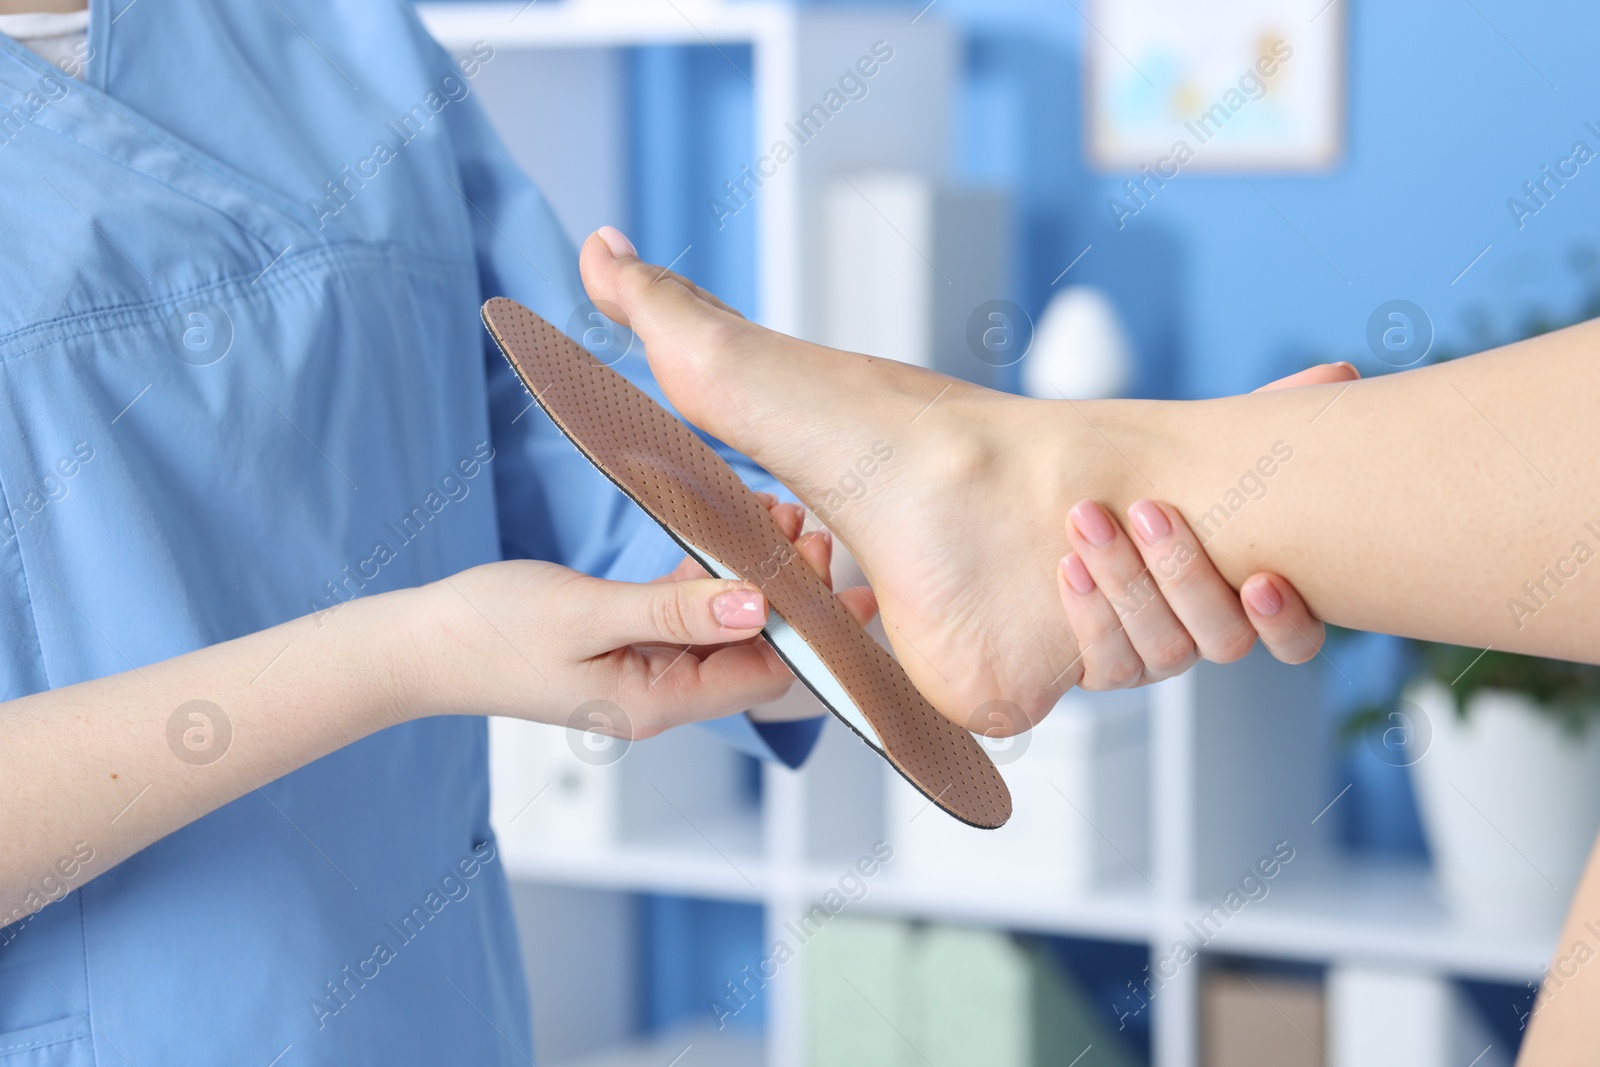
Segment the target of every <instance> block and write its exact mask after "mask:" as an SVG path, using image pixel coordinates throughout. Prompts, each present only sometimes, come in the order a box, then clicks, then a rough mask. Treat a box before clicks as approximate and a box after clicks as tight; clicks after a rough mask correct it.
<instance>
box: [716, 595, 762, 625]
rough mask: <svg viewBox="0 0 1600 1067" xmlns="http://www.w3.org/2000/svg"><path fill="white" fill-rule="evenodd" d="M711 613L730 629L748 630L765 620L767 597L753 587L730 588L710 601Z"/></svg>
mask: <svg viewBox="0 0 1600 1067" xmlns="http://www.w3.org/2000/svg"><path fill="white" fill-rule="evenodd" d="M711 614H713V615H715V616H716V617H717V621H718V622H719V623H721V624H722V625H723V626H725V627H727V628H728V629H730V630H748V629H750V627H752V626H762V625H764V624H765V623H766V621H767V598H766V597H764V596H762V595H761V593H760V592H759V591H758V590H755V589H732V590H729V591H728V592H726V593H720V594H718V596H717V598H716V599H715V600H713V601H712V602H711Z"/></svg>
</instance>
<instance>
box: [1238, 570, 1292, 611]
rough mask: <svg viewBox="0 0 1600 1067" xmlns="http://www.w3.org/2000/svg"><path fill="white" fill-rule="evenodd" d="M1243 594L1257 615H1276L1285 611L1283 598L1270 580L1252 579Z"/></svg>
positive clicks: (1247, 583)
mask: <svg viewBox="0 0 1600 1067" xmlns="http://www.w3.org/2000/svg"><path fill="white" fill-rule="evenodd" d="M1241 592H1242V593H1243V594H1244V599H1245V602H1246V603H1247V604H1249V605H1250V607H1251V608H1252V609H1253V610H1254V611H1255V613H1256V614H1257V615H1276V614H1277V613H1278V612H1280V611H1282V610H1283V596H1282V595H1281V594H1279V592H1278V587H1277V586H1276V585H1273V584H1272V580H1271V579H1269V578H1252V579H1250V580H1249V581H1248V582H1245V583H1244V589H1243V590H1241Z"/></svg>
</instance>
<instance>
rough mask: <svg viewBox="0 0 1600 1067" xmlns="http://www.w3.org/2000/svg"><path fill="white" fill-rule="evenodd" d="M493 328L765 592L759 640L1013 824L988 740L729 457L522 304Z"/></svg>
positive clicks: (517, 361)
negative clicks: (941, 696)
mask: <svg viewBox="0 0 1600 1067" xmlns="http://www.w3.org/2000/svg"><path fill="white" fill-rule="evenodd" d="M483 322H484V325H486V326H487V327H488V328H489V333H490V335H492V336H493V337H494V339H495V343H496V344H498V345H499V346H500V350H501V351H502V352H504V353H505V356H506V359H508V360H510V362H511V366H512V367H513V368H515V370H516V372H517V376H518V377H520V378H521V379H522V384H523V385H525V386H527V388H528V391H529V392H531V393H532V394H533V398H534V399H535V400H536V401H538V403H539V406H540V407H542V408H543V409H544V410H545V413H546V414H548V415H549V416H550V418H551V420H552V421H553V422H554V423H555V424H556V426H557V427H559V428H560V429H561V432H562V433H564V434H566V435H567V437H568V439H569V440H571V441H572V443H573V444H575V445H577V446H578V450H579V451H580V452H582V453H583V454H584V456H585V457H587V458H588V460H589V462H591V463H593V464H594V465H595V466H596V467H598V468H599V469H600V471H601V472H602V473H603V474H604V475H605V476H606V477H607V478H609V479H611V481H612V482H614V483H616V485H617V487H618V488H620V489H621V490H622V491H623V492H624V493H626V494H628V496H629V497H631V498H632V499H633V501H634V502H635V503H637V504H638V505H639V506H640V507H642V508H643V509H644V510H645V512H646V513H647V514H648V515H649V516H650V517H651V518H652V519H654V520H655V521H656V522H658V523H660V524H661V526H662V528H663V529H665V530H666V531H667V533H669V534H670V535H672V538H673V540H675V541H677V542H678V543H679V544H680V545H682V546H683V548H684V551H685V552H687V553H688V554H689V555H690V556H691V557H693V558H694V559H695V560H696V561H697V562H699V563H700V565H701V566H703V567H705V569H706V570H707V571H709V572H710V573H712V574H714V575H716V576H717V577H719V578H732V579H738V580H742V581H746V582H749V583H751V584H752V585H755V586H757V587H758V588H760V589H761V590H762V592H763V593H765V594H766V598H767V605H768V609H769V610H768V617H767V626H766V629H765V630H764V631H763V632H762V636H763V637H764V638H766V640H767V643H768V644H770V645H771V646H772V647H773V649H774V650H775V651H776V652H777V653H778V655H779V657H780V658H782V659H783V661H784V662H785V663H787V664H788V665H789V668H790V669H791V670H792V671H794V673H795V676H796V677H798V678H799V679H800V680H801V681H802V682H804V683H805V685H806V687H807V688H808V689H810V690H811V691H812V692H813V693H815V694H816V695H817V698H818V699H819V700H821V701H822V703H823V704H824V705H826V706H827V708H828V710H829V711H831V712H833V713H834V714H835V715H837V716H838V717H839V718H840V719H841V720H843V722H844V723H845V725H847V726H849V727H850V729H851V730H853V731H854V732H855V733H856V734H857V735H858V736H859V737H861V739H862V740H864V741H866V742H867V743H868V744H869V745H871V746H872V748H873V749H875V750H876V751H877V752H878V753H879V754H881V755H882V756H883V757H884V758H885V759H887V760H888V761H889V763H890V764H891V765H892V766H893V767H894V769H895V770H897V771H899V772H900V774H901V775H903V776H904V777H905V778H906V780H907V781H909V782H910V783H911V784H912V785H914V786H916V787H917V789H919V790H920V791H921V792H922V793H923V795H925V796H927V797H928V799H930V800H931V801H933V803H935V804H937V805H938V806H939V807H941V808H943V809H944V810H945V811H948V812H949V813H950V814H951V815H954V816H955V817H956V818H958V819H960V820H961V821H962V822H965V823H969V824H971V825H973V826H978V827H983V828H985V829H993V828H995V827H998V826H1001V825H1003V824H1004V823H1005V821H1006V820H1007V819H1009V818H1010V817H1011V793H1010V791H1009V790H1008V789H1007V788H1006V783H1005V780H1004V779H1002V778H1001V777H1000V772H999V771H998V770H996V769H995V765H994V763H993V762H992V761H991V760H990V759H989V755H988V753H987V752H985V751H984V749H983V746H981V745H979V744H978V742H977V740H976V739H974V738H973V736H972V735H971V734H970V733H968V732H967V731H966V730H963V729H962V728H961V727H960V726H958V725H957V724H956V723H954V722H952V721H950V720H949V719H947V718H945V717H944V716H943V715H941V714H939V713H938V712H937V711H935V710H934V708H933V706H932V705H930V704H929V703H928V702H927V701H926V700H924V699H923V698H922V695H921V694H920V693H918V692H917V690H916V687H915V686H913V685H912V684H911V680H910V679H909V678H907V677H906V674H905V671H903V670H901V668H900V664H898V663H897V662H895V660H894V658H893V657H892V656H890V655H889V653H888V652H886V651H885V650H884V648H883V647H882V646H881V645H879V644H878V642H877V641H875V640H873V639H872V637H871V635H870V634H868V633H867V632H866V631H865V630H863V629H862V628H861V627H860V626H858V625H857V624H856V621H855V620H854V619H852V618H851V617H850V614H849V612H847V611H845V609H844V608H843V607H842V606H841V605H840V604H839V602H838V601H837V600H835V599H834V597H833V594H832V593H831V592H829V590H828V587H827V585H825V584H824V583H823V581H822V580H821V579H820V578H818V577H817V575H816V573H815V572H813V571H812V569H811V567H810V565H808V564H807V563H806V562H805V560H803V559H802V558H801V557H800V556H799V554H798V553H797V552H795V550H794V549H793V547H792V546H791V544H790V542H789V539H788V538H787V537H785V536H784V534H783V531H782V530H781V529H780V528H779V527H778V524H777V522H776V521H774V519H773V518H772V516H771V514H769V513H768V511H767V508H766V506H765V505H764V504H762V503H761V501H760V500H759V499H757V498H756V496H755V494H754V493H752V492H751V491H750V490H749V489H748V488H746V487H745V484H744V482H742V481H740V479H739V476H738V475H737V474H736V473H734V470H733V468H732V467H730V466H728V464H727V463H726V462H725V461H724V460H723V459H722V457H721V456H719V455H717V453H716V452H714V451H712V449H711V448H710V447H709V446H707V445H706V443H705V442H704V441H702V440H701V439H700V438H699V437H697V436H696V435H695V434H694V432H693V431H692V430H690V429H689V428H688V427H687V426H685V425H684V424H683V423H682V422H681V421H679V420H678V419H677V418H676V417H674V416H673V415H672V413H671V412H669V411H667V410H666V409H665V408H663V407H662V406H661V405H659V404H657V403H656V402H655V401H654V400H651V399H650V398H649V397H648V396H646V395H645V394H644V393H643V392H641V391H640V390H639V389H638V388H637V387H635V386H634V385H633V383H632V382H629V381H628V380H627V379H626V378H624V377H623V376H622V375H620V374H618V373H617V372H616V371H614V370H612V369H611V368H610V367H608V366H606V365H604V364H602V363H601V362H600V361H599V360H597V359H595V358H594V357H593V356H592V355H590V354H589V353H588V352H587V351H585V350H584V349H583V348H582V347H581V346H580V345H578V344H577V343H576V342H575V341H573V340H571V339H570V338H568V337H567V336H566V335H565V334H563V333H562V332H561V331H559V330H557V329H556V328H555V327H554V326H552V325H550V323H548V322H546V321H545V320H544V319H542V318H540V317H539V316H538V315H536V314H534V313H533V312H532V311H529V310H528V309H527V308H525V307H523V306H522V305H521V304H518V303H516V302H515V301H512V300H507V299H505V298H504V297H496V298H495V299H493V300H490V301H489V302H488V303H486V304H484V305H483Z"/></svg>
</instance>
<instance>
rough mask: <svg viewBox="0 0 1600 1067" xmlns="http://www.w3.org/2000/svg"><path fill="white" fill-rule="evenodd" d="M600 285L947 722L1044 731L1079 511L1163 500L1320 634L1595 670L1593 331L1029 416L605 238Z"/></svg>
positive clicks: (1210, 547) (1066, 666) (667, 377)
mask: <svg viewBox="0 0 1600 1067" xmlns="http://www.w3.org/2000/svg"><path fill="white" fill-rule="evenodd" d="M583 270H584V279H585V284H586V285H587V287H588V289H589V292H590V295H591V296H592V297H593V298H594V299H595V301H596V303H598V304H600V305H601V306H602V308H603V309H606V310H607V311H608V313H614V314H615V315H617V316H620V317H622V318H624V319H626V320H628V321H630V322H631V323H632V325H633V327H634V329H635V330H636V331H637V332H638V333H639V335H640V336H641V337H642V338H643V340H644V342H645V345H646V347H647V349H648V352H649V356H650V361H651V366H652V367H653V368H654V370H655V373H656V377H657V379H658V381H660V383H661V385H662V387H663V389H664V390H665V391H666V393H667V396H668V397H669V398H670V399H671V400H672V401H673V403H674V404H676V405H677V406H678V408H679V410H680V411H682V412H683V414H684V415H685V416H686V417H687V418H689V419H690V420H691V421H693V422H695V423H696V424H698V425H700V426H702V427H704V428H705V429H707V430H709V431H710V432H712V433H714V434H716V435H717V436H719V437H721V438H722V439H724V440H726V441H728V442H729V443H730V444H732V445H734V446H735V447H737V448H739V449H741V450H742V451H744V452H746V453H748V454H749V455H751V456H752V457H753V458H755V459H756V460H758V461H759V462H761V463H762V464H764V465H765V466H766V467H767V468H768V469H769V470H771V471H772V472H773V473H774V474H775V475H777V476H778V477H779V478H780V479H782V480H783V481H784V482H785V483H786V484H788V485H789V486H790V487H791V488H793V489H794V490H795V491H796V493H798V494H799V495H800V497H801V498H802V499H803V500H805V501H806V502H807V503H808V504H809V505H810V506H811V507H812V508H813V509H815V510H816V511H817V512H818V513H819V514H820V515H821V516H822V517H823V518H824V520H825V521H826V522H827V523H828V524H829V526H831V527H832V528H833V529H834V531H835V532H836V533H838V534H839V535H840V536H841V537H842V538H843V539H844V540H845V542H846V544H848V545H849V546H850V548H851V550H852V552H854V553H855V555H856V557H857V559H859V560H860V561H861V563H862V566H863V569H864V570H865V571H866V574H867V577H868V579H869V580H870V581H871V582H872V584H873V586H874V588H875V589H876V590H877V592H878V595H879V600H880V603H881V606H882V610H883V617H884V621H885V623H886V625H887V627H888V631H889V635H890V638H891V640H892V641H893V642H894V644H895V648H896V651H897V652H898V654H899V656H900V659H901V661H902V663H903V664H904V666H905V667H906V670H907V672H908V673H909V674H910V675H911V677H912V680H913V681H915V682H916V683H917V685H918V687H919V688H921V689H922V690H923V692H924V693H925V694H926V695H927V696H928V698H929V699H930V700H931V701H932V702H933V703H934V704H935V705H936V706H937V707H939V709H940V710H941V711H943V712H945V713H946V714H947V715H951V716H952V717H955V718H957V719H962V718H963V716H964V715H965V714H967V713H969V711H970V710H973V709H976V708H977V707H978V706H979V705H981V704H983V703H984V702H985V701H991V700H996V699H1004V700H1009V701H1012V702H1014V703H1016V704H1018V705H1020V706H1021V708H1022V709H1023V712H1024V713H1025V715H1026V717H1027V719H1028V720H1029V721H1034V720H1036V719H1037V718H1038V716H1040V715H1042V714H1043V713H1044V712H1045V711H1047V710H1048V708H1049V705H1050V702H1051V699H1052V697H1053V696H1054V695H1055V694H1056V693H1058V692H1059V691H1061V689H1062V688H1064V687H1065V686H1066V685H1067V684H1069V683H1070V682H1072V681H1073V680H1074V677H1075V674H1074V672H1075V671H1077V670H1078V669H1079V662H1078V658H1079V652H1080V649H1079V648H1078V646H1077V643H1076V642H1075V640H1074V638H1073V637H1072V635H1071V633H1070V632H1069V630H1068V628H1067V626H1066V625H1065V622H1064V620H1063V613H1062V611H1061V609H1060V605H1059V603H1058V600H1057V596H1056V581H1057V579H1056V568H1057V563H1058V561H1059V560H1060V559H1061V557H1062V556H1063V555H1064V554H1065V552H1066V551H1067V549H1068V548H1069V547H1070V545H1069V542H1068V539H1067V536H1066V533H1065V526H1064V522H1063V520H1064V517H1065V516H1066V515H1067V513H1068V510H1069V509H1070V508H1071V507H1072V505H1073V504H1074V503H1075V502H1076V501H1078V500H1080V499H1082V498H1084V497H1089V498H1092V499H1095V500H1098V501H1100V502H1102V503H1104V504H1106V505H1108V506H1109V507H1110V508H1111V510H1112V511H1113V513H1115V514H1122V513H1123V512H1124V510H1125V509H1126V508H1127V506H1128V505H1130V504H1132V503H1133V502H1134V501H1135V500H1137V499H1139V498H1140V497H1145V496H1151V497H1157V498H1159V499H1163V500H1169V501H1171V502H1172V503H1173V504H1174V505H1175V506H1176V507H1177V509H1178V511H1179V512H1180V513H1181V514H1182V515H1183V516H1184V517H1185V518H1187V519H1188V522H1189V525H1190V526H1192V527H1193V528H1194V531H1195V532H1196V533H1197V534H1198V535H1199V538H1200V540H1201V541H1202V543H1203V544H1204V547H1205V550H1206V552H1207V554H1208V555H1209V556H1210V557H1211V559H1212V560H1213V561H1214V562H1215V563H1216V565H1217V567H1218V569H1219V570H1220V571H1221V572H1222V573H1223V575H1224V576H1225V577H1226V578H1228V580H1229V581H1230V582H1232V583H1234V584H1235V585H1237V584H1239V583H1241V582H1243V581H1244V579H1245V578H1246V577H1248V576H1249V575H1250V574H1252V573H1253V572H1255V571H1260V570H1267V571H1273V572H1276V573H1279V574H1282V575H1283V576H1284V577H1286V578H1287V579H1289V581H1291V582H1293V583H1294V585H1295V586H1297V587H1298V588H1299V589H1300V591H1301V592H1302V593H1303V594H1304V595H1305V599H1306V602H1307V603H1308V604H1309V605H1310V607H1311V608H1312V610H1313V611H1314V612H1315V613H1316V614H1317V615H1318V616H1320V617H1322V618H1324V619H1326V620H1328V621H1329V622H1334V623H1339V624H1343V625H1346V626H1353V627H1356V628H1360V629H1371V630H1380V631H1385V632H1389V633H1398V634H1402V635H1406V636H1412V637H1421V638H1428V639H1433V640H1441V641H1450V642H1454V643H1457V644H1470V645H1476V646H1477V647H1480V648H1482V647H1486V646H1489V645H1492V646H1493V647H1495V648H1498V649H1504V650H1509V651H1520V652H1528V653H1533V654H1538V655H1550V656H1558V657H1563V658H1567V659H1578V660H1587V661H1590V662H1600V594H1597V593H1596V592H1595V590H1596V589H1597V588H1600V587H1597V586H1596V585H1595V583H1596V582H1597V581H1600V464H1597V463H1596V462H1595V460H1594V456H1595V453H1596V451H1597V448H1600V420H1597V419H1596V418H1595V414H1594V413H1595V404H1596V400H1595V397H1596V396H1600V359H1596V350H1597V349H1600V321H1597V322H1590V323H1585V324H1583V325H1581V326H1576V327H1572V328H1570V329H1567V330H1562V331H1559V332H1557V333H1553V334H1547V335H1544V336H1542V337H1537V338H1533V339H1531V340H1528V341H1523V342H1519V343H1517V344H1514V345H1509V346H1506V347H1505V348H1502V349H1497V350H1495V351H1493V352H1489V353H1484V354H1482V355H1478V356H1473V357H1469V358H1466V359H1460V360H1455V361H1452V362H1450V363H1445V364H1439V365H1436V366H1431V367H1426V368H1422V369H1419V370H1414V371H1408V372H1405V373H1403V374H1392V375H1388V376H1386V377H1383V378H1378V379H1372V380H1368V381H1358V382H1346V383H1344V384H1342V385H1335V384H1329V385H1318V386H1309V387H1306V388H1300V389H1292V390H1286V391H1280V392H1272V393H1259V394H1252V395H1250V396H1244V397H1229V398H1224V399H1220V400H1208V401H1198V402H1191V403H1171V402H1155V401H1102V402H1098V403H1089V402H1067V401H1039V400H1028V399H1023V398H1019V397H1011V396H1005V395H1003V394H999V393H994V392H990V391H988V390H984V389H979V388H977V387H975V386H970V385H965V384H963V383H960V382H955V381H952V380H950V379H948V378H944V377H941V376H939V375H935V374H932V373H930V372H927V371H923V370H919V369H917V368H913V367H908V366H904V365H902V364H898V363H894V362H891V361H885V360H878V359H872V358H870V357H864V356H859V355H853V354H850V353H845V352H839V351H836V350H833V349H829V348H825V347H822V346H819V345H812V344H807V343H805V342H801V341H797V340H794V339H792V338H788V337H784V336H782V335H779V334H775V333H773V332H771V331H769V330H765V329H762V328H761V327H759V326H755V325H753V324H750V323H747V322H745V321H744V320H743V319H741V318H739V317H738V316H737V315H734V314H732V313H730V312H728V311H726V310H725V309H722V308H721V307H720V306H719V305H716V304H714V303H711V302H708V299H707V298H706V297H705V295H704V294H702V293H700V292H699V291H698V290H696V289H695V288H694V287H693V285H692V283H687V282H684V281H683V280H681V279H678V278H676V277H675V276H673V275H668V274H663V273H662V272H661V271H660V269H659V268H656V267H651V266H649V265H647V264H643V263H640V262H639V261H638V260H637V259H636V258H634V257H632V256H623V257H620V258H618V257H613V256H612V254H611V253H610V252H609V251H608V250H607V248H606V245H605V244H604V242H602V241H601V240H600V239H599V238H597V237H592V238H591V239H590V240H589V242H588V243H587V244H586V245H585V246H584V250H583ZM1591 570H1593V571H1594V572H1595V573H1594V575H1593V576H1591V575H1590V574H1589V573H1588V572H1589V571H1591Z"/></svg>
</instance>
